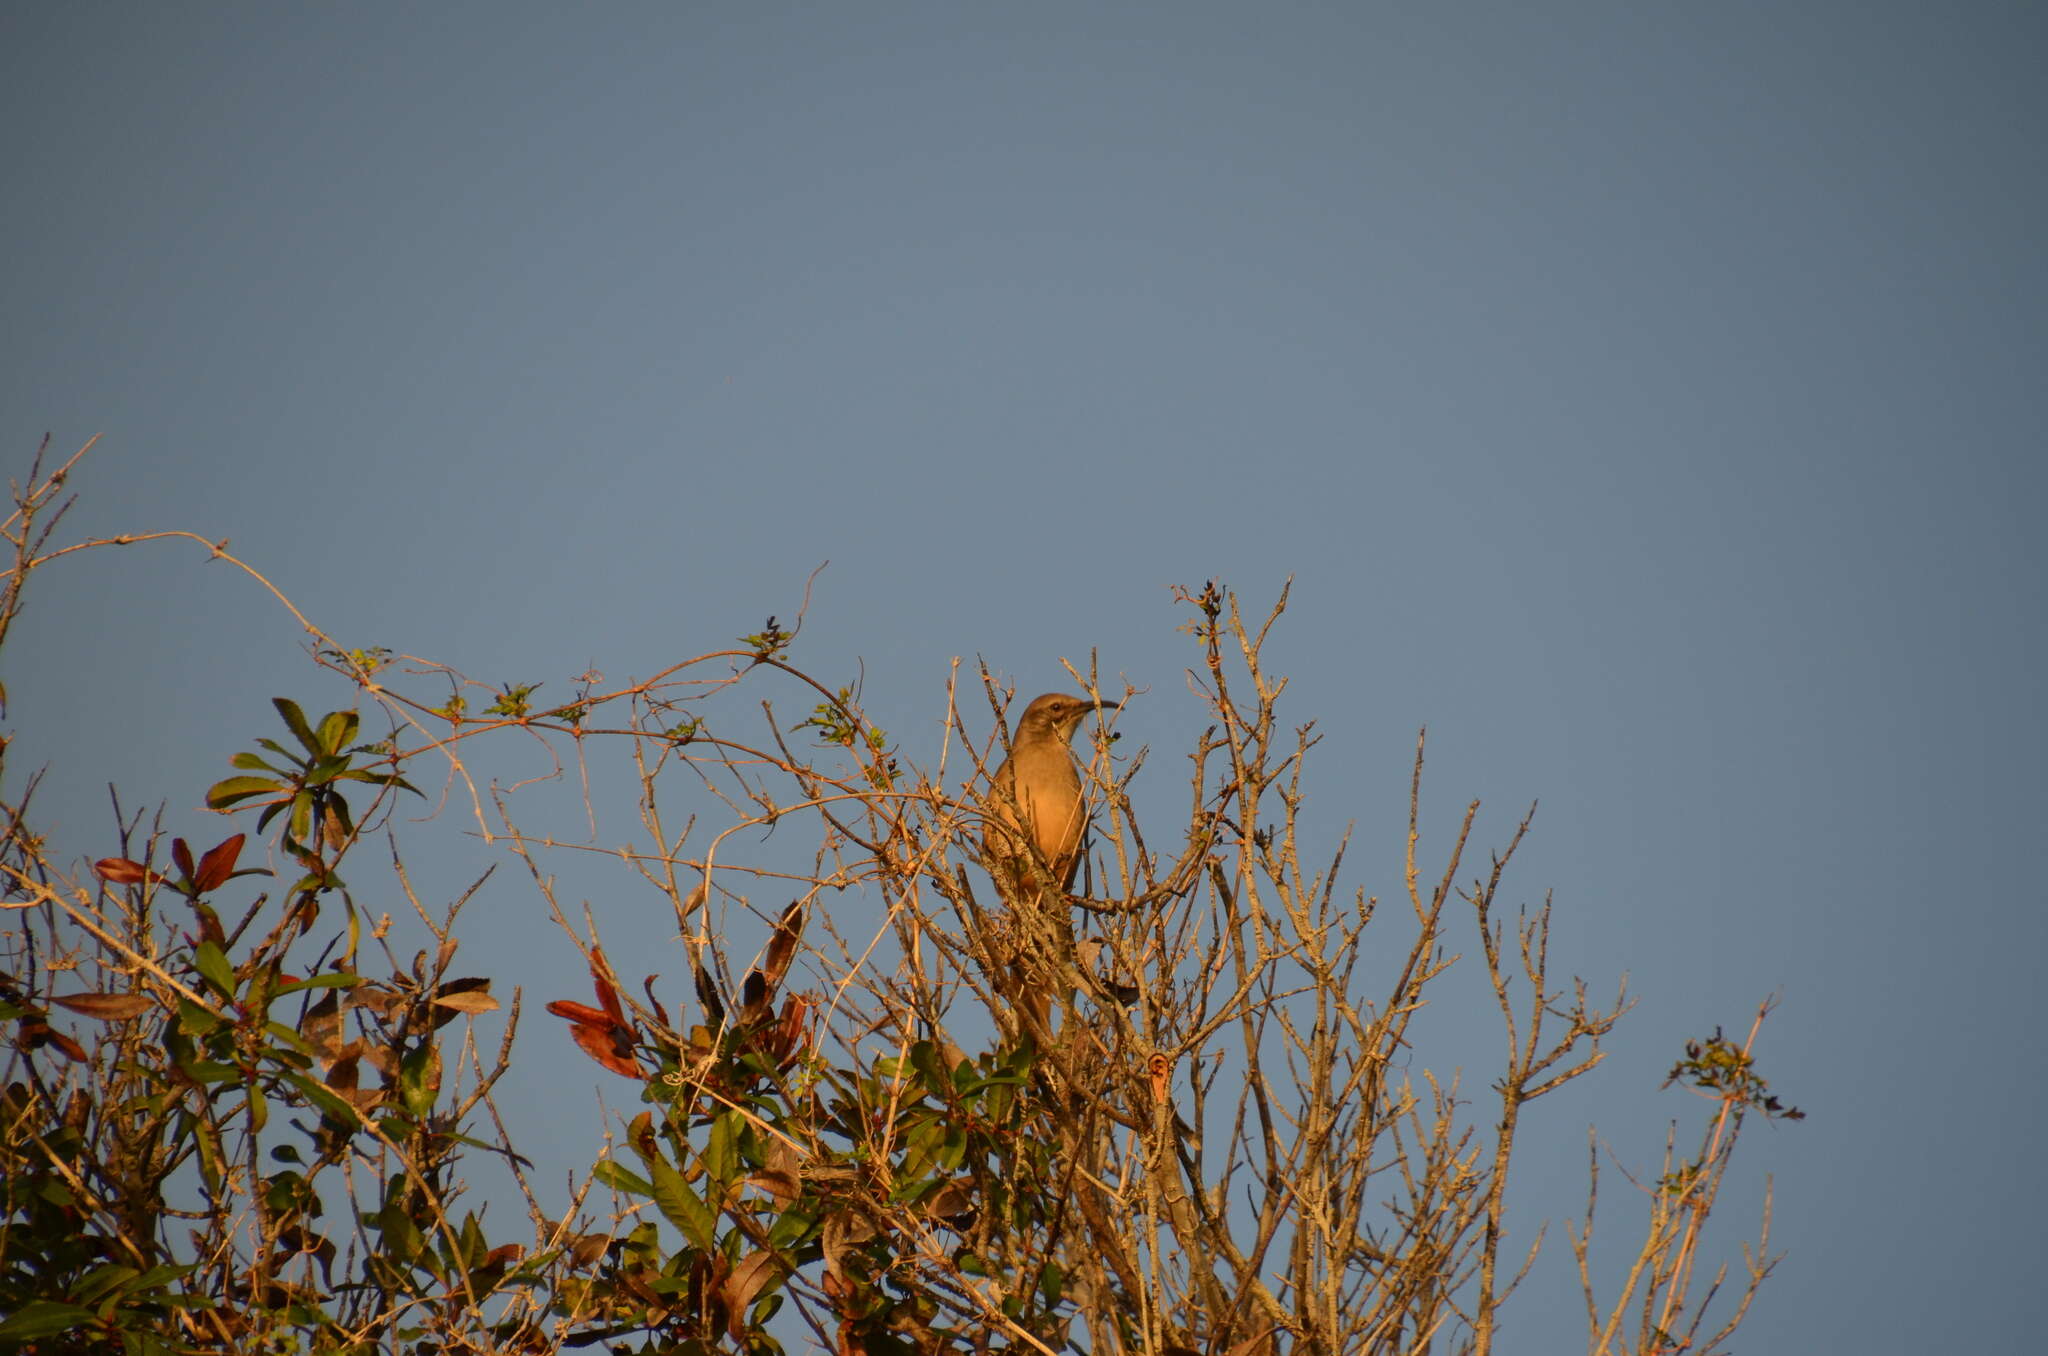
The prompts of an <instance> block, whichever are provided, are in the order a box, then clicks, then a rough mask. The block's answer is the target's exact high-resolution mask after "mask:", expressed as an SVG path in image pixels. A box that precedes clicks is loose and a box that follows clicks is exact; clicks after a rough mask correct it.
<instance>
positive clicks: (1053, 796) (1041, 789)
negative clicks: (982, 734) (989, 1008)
mask: <svg viewBox="0 0 2048 1356" xmlns="http://www.w3.org/2000/svg"><path fill="white" fill-rule="evenodd" d="M1117 706H1118V703H1116V702H1102V701H1092V700H1090V699H1089V698H1086V697H1075V696H1071V695H1069V694H1067V693H1064V692H1048V693H1046V694H1045V695H1044V696H1042V697H1034V698H1033V699H1032V701H1031V704H1030V705H1029V706H1027V707H1025V708H1024V714H1023V716H1022V717H1020V718H1019V719H1018V721H1017V733H1016V735H1015V736H1014V737H1013V738H1012V739H1011V740H1010V756H1009V757H1008V758H1005V759H1004V760H1003V764H1002V766H1001V767H999V768H997V769H996V775H995V777H994V779H993V781H992V782H991V784H990V790H989V795H988V821H987V824H986V827H985V828H984V830H983V838H982V847H983V852H984V856H983V861H984V863H985V864H986V865H987V867H988V873H989V876H990V878H991V879H993V880H994V881H995V883H996V888H997V889H998V890H999V891H1001V892H1002V894H1003V896H1004V898H1005V899H1006V900H1007V901H1008V902H1009V904H1010V909H1011V916H1010V918H1009V920H1008V925H1007V927H1006V928H1005V929H1004V933H1005V934H1006V936H1005V937H1004V939H1003V940H1002V941H1001V942H1000V943H999V947H1000V950H1001V951H1003V952H1007V953H1008V954H1007V959H1006V963H1005V969H1006V970H1007V971H1008V973H1009V976H1010V980H1011V982H1012V983H1014V984H1015V985H1016V986H1017V987H1016V990H1015V992H1016V994H1017V997H1018V1001H1019V1006H1020V1008H1021V1009H1022V1010H1023V1011H1024V1012H1026V1013H1028V1014H1029V1021H1028V1027H1029V1028H1030V1029H1035V1031H1036V1032H1037V1033H1039V1034H1041V1035H1042V1036H1050V1034H1051V1031H1052V1006H1053V1000H1054V995H1055V994H1056V993H1064V992H1065V991H1066V986H1065V985H1063V984H1059V983H1057V982H1056V981H1053V980H1052V979H1051V977H1050V974H1049V972H1048V970H1047V962H1048V959H1049V953H1050V955H1057V954H1060V953H1062V952H1068V953H1070V952H1071V951H1072V949H1073V921H1072V919H1071V917H1070V916H1069V915H1068V912H1067V909H1066V907H1065V905H1066V893H1067V891H1068V890H1069V889H1070V888H1071V887H1072V886H1073V883H1074V872H1075V871H1076V869H1078V868H1079V866H1080V864H1081V839H1082V836H1083V835H1084V834H1085V833H1086V832H1087V830H1088V801H1087V797H1086V796H1085V795H1083V793H1082V791H1081V772H1080V769H1079V768H1077V767H1075V766H1074V755H1073V751H1072V749H1071V748H1070V742H1071V741H1072V739H1073V738H1074V732H1075V731H1076V730H1078V729H1080V728H1081V721H1082V719H1083V718H1084V717H1085V716H1087V714H1088V713H1089V712H1091V711H1102V710H1115V709H1116V708H1117ZM1055 891H1057V893H1055ZM1055 938H1057V939H1058V940H1055ZM1069 964H1071V961H1069ZM1055 969H1056V966H1055Z"/></svg>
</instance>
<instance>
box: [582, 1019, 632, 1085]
mask: <svg viewBox="0 0 2048 1356" xmlns="http://www.w3.org/2000/svg"><path fill="white" fill-rule="evenodd" d="M569 1035H570V1038H571V1039H573V1040H574V1041H575V1042H576V1043H577V1044H578V1045H580V1046H582V1047H583V1053H584V1054H586V1055H589V1056H590V1057H591V1058H592V1059H594V1060H596V1061H597V1062H598V1063H599V1064H602V1065H604V1067H605V1068H607V1069H610V1070H611V1071H612V1072H613V1073H615V1074H622V1075H624V1076H625V1077H627V1078H645V1077H647V1075H646V1074H645V1073H644V1072H642V1070H641V1068H640V1065H639V1063H638V1062H637V1061H636V1060H634V1058H633V1056H632V1055H631V1054H630V1053H627V1052H625V1051H621V1050H620V1049H618V1048H617V1047H618V1042H617V1040H616V1039H615V1037H614V1034H613V1033H612V1032H610V1031H604V1030H600V1029H599V1028H597V1027H594V1026H585V1025H583V1023H581V1022H578V1023H577V1024H576V1025H574V1026H572V1027H570V1028H569Z"/></svg>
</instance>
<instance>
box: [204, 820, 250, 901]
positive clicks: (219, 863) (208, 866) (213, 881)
mask: <svg viewBox="0 0 2048 1356" xmlns="http://www.w3.org/2000/svg"><path fill="white" fill-rule="evenodd" d="M245 837H246V835H244V834H239V833H238V834H236V835H235V836H234V837H233V838H229V839H226V840H224V841H222V842H221V843H219V844H217V845H215V846H214V847H213V848H212V849H210V850H209V851H208V852H207V854H206V855H205V856H204V857H201V858H200V859H199V870H198V872H197V873H195V874H194V875H193V878H192V883H193V884H194V885H196V886H197V887H198V888H199V890H200V891H201V893H204V892H205V891H207V890H218V889H219V888H220V887H221V886H223V885H225V884H227V879H228V877H229V876H232V875H234V874H235V858H236V857H239V856H240V855H241V853H242V842H243V839H244V838H245Z"/></svg>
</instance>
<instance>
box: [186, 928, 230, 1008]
mask: <svg viewBox="0 0 2048 1356" xmlns="http://www.w3.org/2000/svg"><path fill="white" fill-rule="evenodd" d="M192 963H193V964H194V965H196V966H198V967H199V974H200V977H201V978H203V979H204V980H205V981H206V982H207V984H209V985H210V986H212V988H213V991H214V992H215V993H217V994H219V995H220V996H221V997H222V998H229V999H232V998H233V997H234V996H235V967H234V966H232V965H230V964H228V958H227V953H226V952H224V951H222V950H221V949H220V943H218V942H215V941H212V940H210V939H209V940H207V941H204V942H201V943H200V944H199V946H198V949H197V950H195V951H194V952H193V953H192Z"/></svg>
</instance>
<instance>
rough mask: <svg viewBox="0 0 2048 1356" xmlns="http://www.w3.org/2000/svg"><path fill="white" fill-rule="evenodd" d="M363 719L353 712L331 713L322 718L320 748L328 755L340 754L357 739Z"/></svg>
mask: <svg viewBox="0 0 2048 1356" xmlns="http://www.w3.org/2000/svg"><path fill="white" fill-rule="evenodd" d="M360 724H362V718H361V717H359V716H357V715H356V713H355V712H353V711H329V712H328V713H327V714H326V715H325V716H322V717H321V718H320V735H319V737H320V747H321V748H322V749H323V750H324V751H325V752H327V753H328V754H330V755H332V754H337V753H340V752H341V751H342V750H343V749H345V748H347V747H348V746H349V743H350V741H352V740H353V739H354V738H355V737H356V727H357V726H358V725H360Z"/></svg>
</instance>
